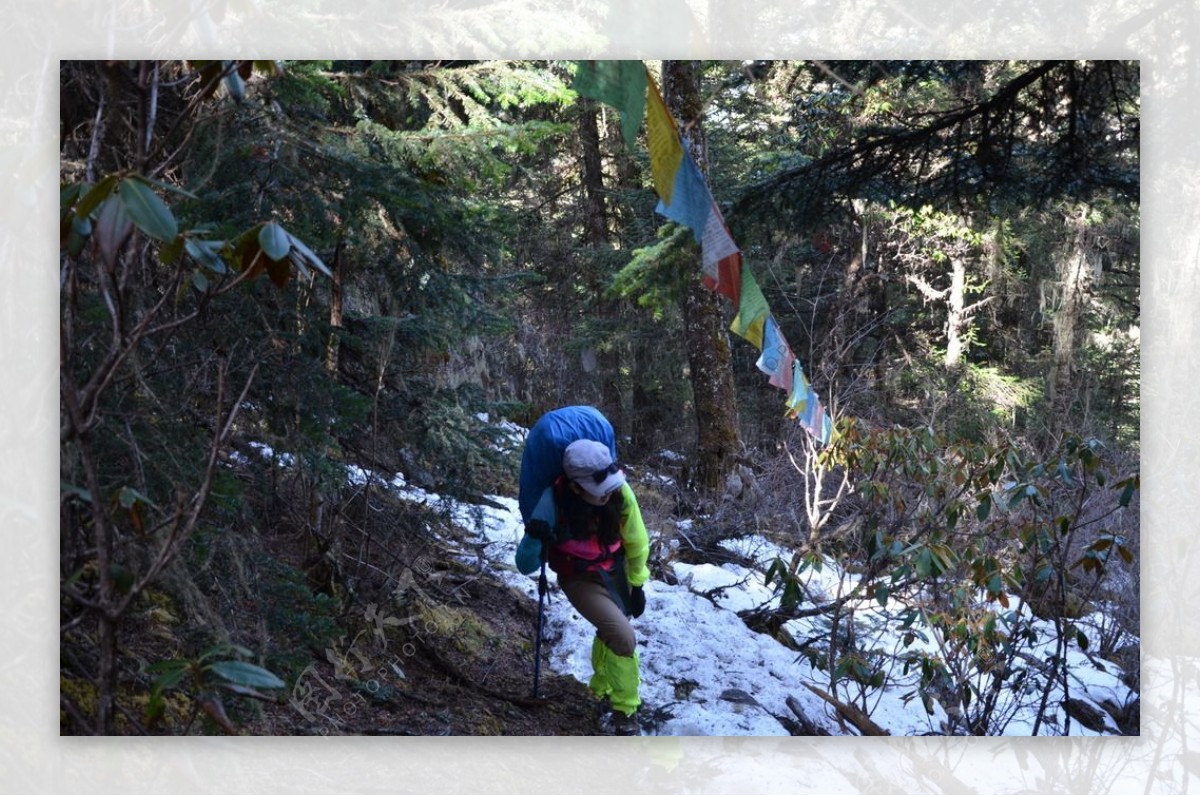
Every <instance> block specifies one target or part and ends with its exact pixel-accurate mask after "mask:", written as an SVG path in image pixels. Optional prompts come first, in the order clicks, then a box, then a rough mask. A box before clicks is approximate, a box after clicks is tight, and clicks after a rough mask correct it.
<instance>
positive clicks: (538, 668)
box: [533, 559, 549, 699]
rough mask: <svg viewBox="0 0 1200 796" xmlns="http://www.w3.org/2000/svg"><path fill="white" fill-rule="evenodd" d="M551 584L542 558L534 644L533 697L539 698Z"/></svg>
mask: <svg viewBox="0 0 1200 796" xmlns="http://www.w3.org/2000/svg"><path fill="white" fill-rule="evenodd" d="M548 586H549V584H548V583H547V582H546V561H545V559H542V572H541V574H540V575H539V576H538V615H537V641H536V642H534V645H533V698H534V699H537V698H538V679H539V677H540V676H541V673H542V623H543V621H544V617H545V611H546V590H547V588H548Z"/></svg>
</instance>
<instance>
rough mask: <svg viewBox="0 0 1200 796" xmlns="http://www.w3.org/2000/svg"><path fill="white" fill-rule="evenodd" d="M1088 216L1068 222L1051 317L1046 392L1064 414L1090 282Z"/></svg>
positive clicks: (1082, 213)
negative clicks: (1051, 342)
mask: <svg viewBox="0 0 1200 796" xmlns="http://www.w3.org/2000/svg"><path fill="white" fill-rule="evenodd" d="M1087 216H1088V208H1087V207H1083V208H1080V210H1079V212H1078V214H1077V215H1076V216H1074V217H1072V218H1069V219H1068V220H1067V224H1068V227H1069V232H1070V233H1071V242H1070V244H1069V248H1068V249H1067V251H1066V252H1065V253H1064V256H1063V258H1062V262H1061V263H1060V265H1059V279H1060V284H1061V286H1062V290H1061V293H1060V300H1059V302H1058V309H1057V311H1056V312H1055V313H1054V353H1053V359H1052V361H1051V364H1050V373H1049V374H1048V378H1047V384H1046V388H1047V394H1048V397H1049V398H1050V402H1051V405H1053V406H1055V407H1057V408H1059V409H1064V410H1065V408H1066V405H1067V404H1069V402H1070V395H1071V386H1072V385H1071V381H1072V376H1073V374H1074V370H1075V368H1074V365H1075V353H1076V351H1077V350H1078V348H1079V327H1080V323H1079V321H1080V318H1081V317H1082V316H1083V309H1084V304H1085V302H1086V301H1087V295H1088V291H1089V288H1090V286H1091V281H1092V271H1093V269H1092V262H1091V256H1090V255H1091V252H1090V251H1089V249H1090V246H1089V244H1088V228H1087Z"/></svg>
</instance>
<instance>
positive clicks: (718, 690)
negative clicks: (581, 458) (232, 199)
mask: <svg viewBox="0 0 1200 796" xmlns="http://www.w3.org/2000/svg"><path fill="white" fill-rule="evenodd" d="M262 453H263V454H264V455H269V454H270V452H269V451H268V450H266V449H264V450H263V451H262ZM348 477H349V479H350V480H351V481H352V482H357V483H362V482H364V481H365V480H366V479H367V478H368V477H369V474H368V473H366V472H364V471H362V470H360V469H357V468H351V469H350V471H349V472H348ZM379 480H380V481H381V482H382V483H386V484H388V485H389V486H390V487H391V488H392V489H393V490H394V491H395V492H396V494H397V495H399V496H401V497H403V498H405V499H408V500H413V501H418V502H422V503H426V504H434V505H439V506H441V507H443V508H449V510H450V513H451V516H452V517H453V518H454V520H455V522H456V523H457V524H458V525H459V526H460V527H461V529H462V530H463V531H464V533H466V534H467V536H468V537H469V538H471V539H472V540H473V541H474V542H475V546H476V547H477V548H479V549H482V551H483V559H482V561H481V562H479V563H481V564H482V565H483V566H484V567H485V568H486V569H488V570H489V571H490V572H491V573H492V574H494V575H495V576H496V577H498V578H500V579H501V580H503V581H505V582H507V583H508V584H510V585H512V586H513V587H514V588H517V589H518V590H520V591H523V592H524V593H525V594H527V595H528V596H529V599H530V600H533V601H536V600H537V592H536V582H535V579H534V578H532V577H529V576H525V575H521V574H520V573H518V572H517V571H516V568H515V565H514V563H513V561H514V555H515V551H516V546H517V543H518V542H519V541H520V538H521V534H522V526H521V519H520V514H519V511H518V508H517V501H516V499H514V498H509V497H505V496H491V497H489V500H490V501H491V502H492V503H494V504H495V505H494V506H487V505H483V506H473V505H466V504H461V503H457V502H454V501H450V500H448V499H445V498H442V497H440V496H438V495H435V494H431V493H428V492H426V491H424V490H421V489H419V488H417V487H414V486H412V485H409V484H408V483H407V482H406V481H405V479H404V478H403V477H402V476H399V475H396V476H394V477H392V478H390V479H379ZM648 530H649V532H650V534H651V542H652V547H653V546H654V542H655V541H658V540H657V538H656V537H657V536H658V531H657V529H654V528H648ZM727 546H728V547H729V548H730V550H731V552H735V553H737V554H738V555H739V556H740V557H741V558H742V559H743V560H746V561H748V562H753V564H754V566H753V567H745V566H739V565H735V564H728V563H727V564H722V565H719V566H718V565H716V564H699V565H692V564H684V563H678V562H676V563H674V564H672V565H671V566H672V567H673V574H674V575H675V577H676V579H677V580H678V585H672V584H668V583H664V582H660V581H651V582H649V583H647V584H646V587H645V590H646V612H645V613H644V614H643V615H642V616H641V617H640V618H638V619H635V620H633V623H634V627H635V629H636V631H637V634H638V650H639V656H640V658H641V662H642V699H643V702H644V706H645V708H646V709H647V711H648V712H652V713H656V714H657V715H658V716H659V717H660V718H661V719H662V721H661V722H656V724H657V726H656V728H655V730H654V731H655V732H657V733H658V734H662V735H710V736H772V735H776V736H778V735H789V732H788V729H787V728H786V727H785V726H784V724H783V723H781V722H780V721H779V720H778V719H777V718H776V717H778V716H784V717H788V718H789V719H794V718H795V714H794V713H793V712H792V709H791V708H790V707H789V706H788V703H787V700H788V699H789V698H791V699H792V700H793V703H794V704H798V705H799V706H800V708H801V711H802V712H803V713H804V715H805V716H806V717H807V718H808V719H809V720H810V721H812V722H814V723H816V724H818V725H819V726H821V727H823V728H824V729H825V730H827V731H828V732H829V733H830V734H831V735H847V734H857V733H856V731H855V730H852V729H848V725H844V724H842V723H840V722H839V721H838V719H837V716H836V713H835V711H834V710H833V708H832V707H831V706H830V705H828V704H827V703H826V702H825V701H823V700H822V699H821V698H820V697H818V696H817V695H816V694H814V693H813V692H811V691H810V690H809V689H808V688H807V687H806V684H809V685H812V686H815V687H817V688H819V689H822V690H825V691H830V690H831V689H830V685H829V675H828V673H827V672H824V671H821V670H819V669H817V668H815V667H814V666H813V665H812V663H811V662H810V661H809V660H808V659H807V658H806V657H805V656H803V655H799V654H798V653H797V652H796V651H794V650H793V649H791V648H789V647H787V646H785V645H784V644H782V643H780V642H779V641H778V640H776V639H775V638H773V637H771V636H769V635H767V634H764V633H759V632H755V631H753V630H751V629H750V628H748V627H747V626H746V624H745V623H744V621H743V620H742V619H741V617H739V616H738V614H737V612H738V611H743V610H746V609H751V608H755V607H758V606H761V605H764V604H770V603H773V602H775V601H776V600H777V597H776V596H775V590H774V589H773V588H771V587H769V586H768V585H767V584H766V583H765V576H764V574H763V573H764V572H765V571H766V569H767V567H768V566H769V563H770V562H771V561H773V560H774V559H775V558H776V557H781V558H783V559H784V560H785V561H786V560H788V559H790V557H791V551H789V550H786V549H782V548H780V547H779V546H777V545H775V544H773V543H771V542H769V541H767V540H765V539H762V538H759V537H747V538H744V539H739V540H736V541H734V542H731V543H728V544H727ZM463 555H464V557H467V558H469V559H470V560H472V561H478V554H476V553H474V552H470V551H466V550H464V551H463ZM553 577H554V576H553V573H550V578H551V583H552V584H553V582H554V581H553ZM803 577H804V578H806V584H805V589H806V592H807V593H808V594H810V595H823V597H824V598H829V597H832V596H837V595H838V594H841V593H844V592H845V591H847V590H848V589H849V588H850V587H851V586H852V585H853V580H854V576H853V575H851V574H847V573H844V572H842V571H841V570H840V569H839V568H838V567H837V565H836V563H835V562H833V561H826V562H824V564H823V565H822V566H821V567H820V569H816V568H809V569H807V570H805V572H804V575H803ZM705 595H707V596H705ZM905 608H906V606H903V605H898V604H896V603H895V600H888V601H887V603H885V604H880V603H879V602H877V601H875V600H864V601H862V602H861V603H859V604H857V605H856V607H855V611H854V631H855V633H856V634H857V640H858V645H859V648H860V649H875V650H879V651H880V653H881V657H882V659H883V660H893V659H894V658H895V656H896V655H898V654H899V653H901V652H902V651H904V650H905V649H908V650H914V649H924V650H925V651H927V652H930V653H934V654H936V653H937V652H938V648H937V645H936V639H934V638H932V637H929V636H928V635H927V636H926V638H924V639H921V638H919V637H918V638H917V639H916V640H914V639H911V638H910V639H908V640H907V641H908V644H907V646H905V643H904V640H903V637H904V635H905V633H904V631H903V630H901V629H898V624H899V623H898V622H897V621H896V617H897V616H898V615H899V614H900V613H901V612H902V611H903V610H904V609H905ZM1010 610H1014V611H1020V610H1022V606H1021V605H1020V604H1019V602H1018V601H1016V600H1015V599H1013V600H1012V605H1011V606H1010ZM821 622H822V618H821V617H814V618H811V619H805V620H792V621H791V622H789V623H788V624H787V625H785V629H786V630H787V631H788V632H790V633H791V634H792V637H793V638H794V639H797V640H800V641H803V640H804V639H807V638H810V637H820V636H822V635H825V634H827V633H828V630H829V628H828V627H827V626H823V625H822V624H821ZM1035 627H1036V626H1035ZM1038 630H1039V632H1038V635H1039V637H1040V638H1041V639H1042V641H1041V642H1040V644H1041V647H1040V648H1039V647H1036V646H1035V647H1034V648H1032V650H1031V653H1032V655H1033V657H1042V658H1045V657H1047V656H1049V655H1050V654H1052V652H1053V639H1054V632H1053V627H1052V625H1050V624H1049V623H1043V626H1042V627H1040V628H1038ZM544 633H545V636H544V639H545V641H544V642H543V654H544V655H545V656H546V657H545V661H544V664H543V665H549V666H550V667H551V668H552V669H554V670H555V671H558V672H560V673H563V674H568V675H572V676H574V677H576V678H577V679H579V680H580V681H582V682H585V683H586V682H587V681H588V680H589V679H590V677H591V645H592V637H593V635H594V631H593V628H592V626H591V625H590V624H588V622H587V621H585V620H584V619H583V618H582V617H580V616H579V615H578V614H576V613H575V611H574V610H573V608H572V607H571V605H570V603H569V602H568V601H567V599H566V598H565V596H563V595H562V593H561V591H559V590H558V589H557V588H556V587H552V589H551V592H550V597H549V599H548V601H547V606H546V629H545V631H544ZM1130 640H1131V641H1136V639H1130ZM1067 657H1068V668H1069V671H1070V673H1071V688H1070V696H1071V697H1072V698H1073V699H1081V700H1084V701H1086V702H1090V703H1093V704H1095V705H1096V706H1097V707H1098V706H1099V703H1101V702H1102V701H1105V700H1107V701H1109V702H1111V703H1113V704H1116V705H1123V704H1126V703H1127V702H1129V701H1131V700H1133V699H1135V698H1136V696H1137V695H1136V694H1135V693H1134V692H1132V691H1131V690H1130V689H1129V688H1128V687H1126V686H1125V685H1124V684H1123V683H1122V681H1121V674H1122V672H1121V671H1120V670H1119V668H1118V667H1116V666H1115V665H1113V664H1111V663H1108V662H1106V661H1102V660H1099V659H1096V658H1089V657H1088V656H1087V655H1085V654H1084V653H1083V652H1082V651H1080V650H1079V649H1078V647H1077V646H1076V645H1074V644H1072V645H1071V647H1070V648H1069V649H1068V652H1067ZM916 679H917V672H916V671H913V672H911V673H910V674H909V675H908V676H907V678H906V677H905V676H904V675H903V674H902V672H900V671H895V670H893V671H890V672H889V681H888V682H889V684H888V685H887V686H885V687H884V688H880V689H873V690H871V691H869V692H868V693H867V694H866V695H860V696H859V697H858V698H857V699H856V700H854V704H857V705H859V706H861V707H864V708H865V709H866V712H867V713H868V714H869V715H870V718H871V720H872V721H873V722H874V723H875V724H877V725H879V726H880V727H882V728H884V729H885V730H886V731H887V732H889V733H890V734H892V735H895V736H900V735H922V734H926V733H934V734H938V733H941V732H942V729H943V723H944V722H945V721H946V720H947V718H948V717H947V715H946V713H945V712H944V710H943V709H942V707H941V706H940V705H939V704H938V703H937V702H931V703H930V705H929V708H930V710H931V711H932V712H927V710H926V708H925V707H924V706H923V704H922V702H921V700H920V699H919V698H916V697H915V696H914V693H913V692H914V688H915V684H916ZM842 698H843V701H848V700H847V698H846V695H845V694H844V693H843V694H842ZM1005 698H1007V699H1013V698H1014V695H1012V694H1006V695H1005ZM1061 700H1062V694H1061V693H1052V694H1051V696H1050V698H1049V701H1048V705H1049V706H1050V708H1049V711H1050V713H1051V714H1053V715H1054V723H1050V724H1047V723H1043V724H1042V725H1041V729H1040V734H1043V735H1052V734H1061V732H1062V729H1061V728H1062V727H1064V726H1065V719H1066V717H1065V715H1064V713H1063V711H1062V709H1061V708H1057V709H1056V708H1055V706H1057V705H1058V704H1059V703H1060V702H1061ZM998 710H999V711H1000V712H1001V713H1004V714H1006V715H1007V714H1011V718H1010V720H1009V721H1008V723H1007V725H1006V726H1005V729H1004V734H1005V735H1009V736H1022V735H1029V734H1030V733H1031V732H1032V730H1033V725H1034V719H1035V717H1036V700H1034V699H1031V698H1026V699H1023V700H1019V701H1015V702H1012V703H1011V704H1010V705H1009V706H1008V707H1007V708H1005V707H1004V706H1003V705H1002V706H1001V707H1000V708H998ZM1099 712H1100V713H1101V714H1104V715H1105V716H1106V717H1107V714H1105V713H1104V711H1102V710H1101V711H1099ZM1117 732H1118V731H1117V728H1116V726H1115V725H1110V726H1109V727H1108V730H1107V732H1096V731H1093V730H1089V729H1087V728H1086V727H1084V726H1082V725H1081V724H1080V723H1079V722H1078V721H1074V720H1072V721H1071V722H1070V734H1071V735H1105V734H1117Z"/></svg>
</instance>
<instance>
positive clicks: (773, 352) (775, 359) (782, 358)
mask: <svg viewBox="0 0 1200 796" xmlns="http://www.w3.org/2000/svg"><path fill="white" fill-rule="evenodd" d="M795 360H796V355H795V354H793V353H792V349H791V346H789V345H788V342H787V340H786V339H785V338H784V336H783V332H782V331H781V330H780V328H779V323H778V322H777V321H776V320H775V316H774V315H768V316H767V322H766V324H765V325H764V327H763V345H762V355H761V356H760V357H759V358H758V362H756V363H755V364H756V365H757V366H758V369H759V370H761V371H762V372H763V373H766V374H767V375H768V376H770V383H771V385H772V386H773V387H778V388H779V389H781V390H786V389H787V388H788V387H789V386H791V385H790V383H789V382H790V379H791V375H792V363H793V362H794V361H795Z"/></svg>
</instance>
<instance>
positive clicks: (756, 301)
mask: <svg viewBox="0 0 1200 796" xmlns="http://www.w3.org/2000/svg"><path fill="white" fill-rule="evenodd" d="M741 278H742V287H741V295H740V299H739V303H738V313H737V316H736V317H735V318H734V319H733V325H732V326H730V327H729V330H730V331H731V332H733V333H734V334H736V335H739V336H741V337H744V338H745V339H746V340H748V341H750V342H751V343H753V344H754V347H755V348H757V349H758V350H760V351H761V350H762V349H763V336H764V333H765V328H764V327H765V326H766V323H767V318H768V317H769V316H770V314H771V308H770V307H768V306H767V299H766V296H764V295H763V292H762V289H761V288H760V287H759V286H758V280H756V279H755V278H754V274H752V273H751V272H750V269H749V268H742V274H741Z"/></svg>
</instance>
